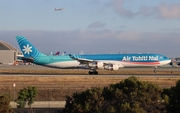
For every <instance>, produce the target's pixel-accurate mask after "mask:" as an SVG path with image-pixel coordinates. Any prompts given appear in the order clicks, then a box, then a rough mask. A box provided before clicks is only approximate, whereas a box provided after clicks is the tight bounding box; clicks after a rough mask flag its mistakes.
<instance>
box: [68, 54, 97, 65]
mask: <svg viewBox="0 0 180 113" xmlns="http://www.w3.org/2000/svg"><path fill="white" fill-rule="evenodd" d="M69 56H70V57H71V58H72V59H74V60H77V61H79V62H80V63H81V64H88V63H91V62H94V60H90V59H84V58H81V57H79V56H76V55H71V54H69Z"/></svg>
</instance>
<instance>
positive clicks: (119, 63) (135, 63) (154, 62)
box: [16, 36, 171, 74]
mask: <svg viewBox="0 0 180 113" xmlns="http://www.w3.org/2000/svg"><path fill="white" fill-rule="evenodd" d="M16 39H17V42H18V44H19V46H20V49H21V51H22V53H23V55H24V56H23V57H19V59H21V60H26V61H29V62H32V63H35V64H38V65H43V66H48V67H54V68H63V69H69V68H83V69H89V74H98V72H97V70H98V69H104V70H119V69H120V68H126V67H141V66H143V67H145V66H146V67H157V66H163V65H167V64H169V63H170V62H171V60H170V59H169V58H167V57H166V56H164V55H161V54H150V53H144V54H138V53H137V54H91V55H78V54H66V55H59V56H48V55H45V54H43V53H41V52H40V51H38V50H37V49H36V48H35V47H34V46H33V45H32V44H31V43H30V42H29V41H28V40H27V39H26V38H25V37H24V36H16ZM155 71H156V70H155Z"/></svg>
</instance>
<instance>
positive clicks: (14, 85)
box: [13, 83, 16, 101]
mask: <svg viewBox="0 0 180 113" xmlns="http://www.w3.org/2000/svg"><path fill="white" fill-rule="evenodd" d="M13 87H14V101H15V87H16V84H15V83H13Z"/></svg>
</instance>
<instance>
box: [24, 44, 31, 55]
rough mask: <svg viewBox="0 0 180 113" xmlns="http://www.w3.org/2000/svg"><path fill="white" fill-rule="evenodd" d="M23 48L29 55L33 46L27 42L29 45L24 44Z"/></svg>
mask: <svg viewBox="0 0 180 113" xmlns="http://www.w3.org/2000/svg"><path fill="white" fill-rule="evenodd" d="M23 48H24V49H23V51H24V54H26V53H27V54H28V55H29V53H30V52H32V50H31V49H32V46H29V44H27V46H23Z"/></svg>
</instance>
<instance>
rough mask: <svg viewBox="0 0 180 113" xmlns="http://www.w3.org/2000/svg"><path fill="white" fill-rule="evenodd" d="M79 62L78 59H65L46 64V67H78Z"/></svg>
mask: <svg viewBox="0 0 180 113" xmlns="http://www.w3.org/2000/svg"><path fill="white" fill-rule="evenodd" d="M79 65H80V63H79V62H78V61H66V62H55V63H50V64H46V66H48V67H56V68H78V66H79Z"/></svg>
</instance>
